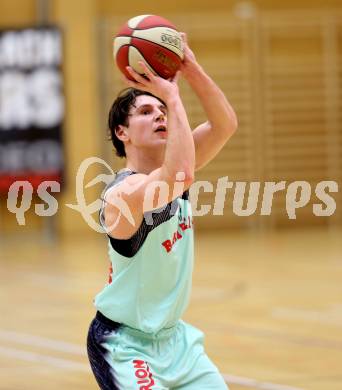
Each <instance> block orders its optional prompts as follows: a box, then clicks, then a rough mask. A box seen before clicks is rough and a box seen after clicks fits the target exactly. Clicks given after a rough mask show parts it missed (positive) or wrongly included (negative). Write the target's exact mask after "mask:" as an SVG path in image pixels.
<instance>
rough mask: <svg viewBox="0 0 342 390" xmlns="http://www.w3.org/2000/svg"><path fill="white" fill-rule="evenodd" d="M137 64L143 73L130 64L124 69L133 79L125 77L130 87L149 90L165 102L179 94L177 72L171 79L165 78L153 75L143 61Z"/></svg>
mask: <svg viewBox="0 0 342 390" xmlns="http://www.w3.org/2000/svg"><path fill="white" fill-rule="evenodd" d="M139 65H140V66H141V68H142V71H143V74H144V75H141V74H139V73H138V72H136V71H135V70H134V69H133V68H132V67H131V66H127V67H126V69H127V71H128V72H129V74H130V75H131V76H132V78H133V79H134V81H133V80H129V79H128V78H127V77H125V82H126V84H128V85H129V86H130V87H132V88H136V89H140V90H142V91H146V92H150V93H152V95H155V96H157V97H159V98H160V99H162V100H163V101H164V102H165V103H166V104H167V101H169V100H170V99H171V98H174V97H175V96H179V88H178V79H179V72H177V73H176V75H175V77H174V78H173V79H170V80H166V79H163V78H161V77H159V76H156V75H154V74H153V73H152V72H151V71H150V70H149V69H148V67H147V66H146V65H145V63H144V62H143V61H139Z"/></svg>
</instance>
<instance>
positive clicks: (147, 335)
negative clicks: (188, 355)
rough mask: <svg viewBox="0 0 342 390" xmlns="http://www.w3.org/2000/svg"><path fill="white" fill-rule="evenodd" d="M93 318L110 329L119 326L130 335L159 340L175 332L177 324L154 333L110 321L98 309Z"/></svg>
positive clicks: (115, 328)
mask: <svg viewBox="0 0 342 390" xmlns="http://www.w3.org/2000/svg"><path fill="white" fill-rule="evenodd" d="M95 318H96V319H97V320H99V321H100V322H102V323H103V324H105V325H107V326H108V327H109V328H110V329H112V330H117V329H118V328H120V329H121V330H122V331H123V332H124V333H126V334H128V335H130V336H133V337H140V338H145V339H150V340H161V339H165V338H168V337H170V336H172V335H173V334H174V333H175V331H176V329H177V325H178V323H177V324H175V325H174V326H171V327H169V328H162V329H160V330H158V331H157V332H155V333H147V332H144V331H142V330H140V329H135V328H131V327H130V326H128V325H125V324H121V323H119V322H115V321H112V320H111V319H109V318H107V317H106V316H104V315H103V314H102V313H101V312H99V311H97V312H96V316H95Z"/></svg>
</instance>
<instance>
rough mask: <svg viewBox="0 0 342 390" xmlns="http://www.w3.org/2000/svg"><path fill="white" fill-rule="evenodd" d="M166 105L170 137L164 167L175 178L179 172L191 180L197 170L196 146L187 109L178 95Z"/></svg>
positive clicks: (171, 98)
mask: <svg viewBox="0 0 342 390" xmlns="http://www.w3.org/2000/svg"><path fill="white" fill-rule="evenodd" d="M165 103H166V104H167V107H168V120H167V131H168V136H167V142H166V151H165V158H164V166H165V167H166V169H167V171H168V173H169V174H170V175H172V176H173V178H175V174H176V173H177V172H184V173H185V180H191V179H192V178H193V175H194V169H195V146H194V139H193V136H192V132H191V128H190V124H189V121H188V117H187V114H186V111H185V108H184V106H183V103H182V101H181V99H180V97H179V95H178V94H177V95H174V96H172V97H170V98H169V99H168V101H167V102H165Z"/></svg>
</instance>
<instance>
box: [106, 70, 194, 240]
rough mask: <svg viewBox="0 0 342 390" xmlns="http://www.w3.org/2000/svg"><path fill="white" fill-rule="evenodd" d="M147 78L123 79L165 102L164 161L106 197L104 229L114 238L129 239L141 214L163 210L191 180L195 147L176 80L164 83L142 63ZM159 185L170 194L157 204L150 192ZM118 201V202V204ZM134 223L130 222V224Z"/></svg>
mask: <svg viewBox="0 0 342 390" xmlns="http://www.w3.org/2000/svg"><path fill="white" fill-rule="evenodd" d="M141 66H142V68H143V71H144V73H145V74H146V76H147V78H145V77H142V76H140V75H139V74H138V73H136V72H134V70H133V69H132V68H128V71H129V72H130V74H131V75H132V77H133V78H134V79H135V81H130V80H126V82H127V84H128V85H129V86H131V87H133V88H136V89H140V90H143V91H147V92H150V93H152V94H153V95H155V96H157V97H159V98H160V99H162V100H163V101H164V103H165V104H166V106H167V139H166V146H165V155H164V161H163V162H162V164H161V166H160V167H158V168H156V169H155V170H153V171H152V172H151V173H149V174H135V175H132V176H129V177H127V178H126V179H125V181H124V182H123V183H122V184H120V185H119V186H118V187H117V188H114V189H113V191H111V193H110V194H109V197H108V204H107V206H106V209H105V220H106V225H107V226H112V228H111V229H110V232H109V233H110V234H111V235H112V236H113V237H115V238H128V237H130V236H131V235H132V234H133V233H134V232H135V231H136V230H137V228H138V227H139V226H140V223H141V221H142V218H143V214H144V212H146V211H150V210H152V209H155V208H156V207H162V206H164V205H165V204H167V203H169V202H171V201H172V200H173V199H175V198H176V197H178V196H180V195H181V194H182V193H183V191H185V190H186V189H188V188H189V187H190V185H191V184H192V182H193V180H194V169H195V147H194V139H193V136H192V132H191V128H190V125H189V121H188V118H187V115H186V112H185V109H184V106H183V103H182V101H181V98H180V96H179V90H178V85H177V79H178V77H177V76H176V78H175V79H174V80H164V79H162V78H160V77H158V76H154V75H153V74H152V73H151V72H150V71H149V70H148V68H147V67H146V66H145V65H144V64H143V63H141ZM156 182H162V184H163V185H165V184H166V185H167V186H168V189H169V192H168V195H167V196H166V197H161V198H159V203H157V202H156V198H157V197H156V196H155V195H156V193H155V192H154V191H152V192H151V191H150V188H152V189H153V188H154V186H153V185H154V183H156ZM118 199H119V200H120V202H118ZM122 202H124V203H125V206H126V208H128V210H129V211H130V213H131V217H132V218H131V220H129V218H121V219H120V221H118V217H119V216H120V210H119V209H118V207H117V206H118V204H122ZM132 222H133V223H132Z"/></svg>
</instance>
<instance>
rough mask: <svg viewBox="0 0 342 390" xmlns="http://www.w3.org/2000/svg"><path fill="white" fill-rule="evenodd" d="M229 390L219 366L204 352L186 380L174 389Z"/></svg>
mask: <svg viewBox="0 0 342 390" xmlns="http://www.w3.org/2000/svg"><path fill="white" fill-rule="evenodd" d="M200 389H201V390H202V389H203V390H204V389H205V390H228V386H227V385H226V383H225V381H224V380H223V377H222V375H221V374H220V373H219V371H218V369H217V367H216V366H215V365H214V364H213V363H212V361H211V360H210V359H209V358H208V356H207V355H206V354H205V353H203V354H202V355H201V356H200V357H199V358H198V360H197V361H196V364H195V365H194V366H193V368H192V370H191V372H189V374H188V377H187V378H186V381H185V382H184V383H182V384H181V385H179V386H177V387H175V388H174V389H173V390H200Z"/></svg>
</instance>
